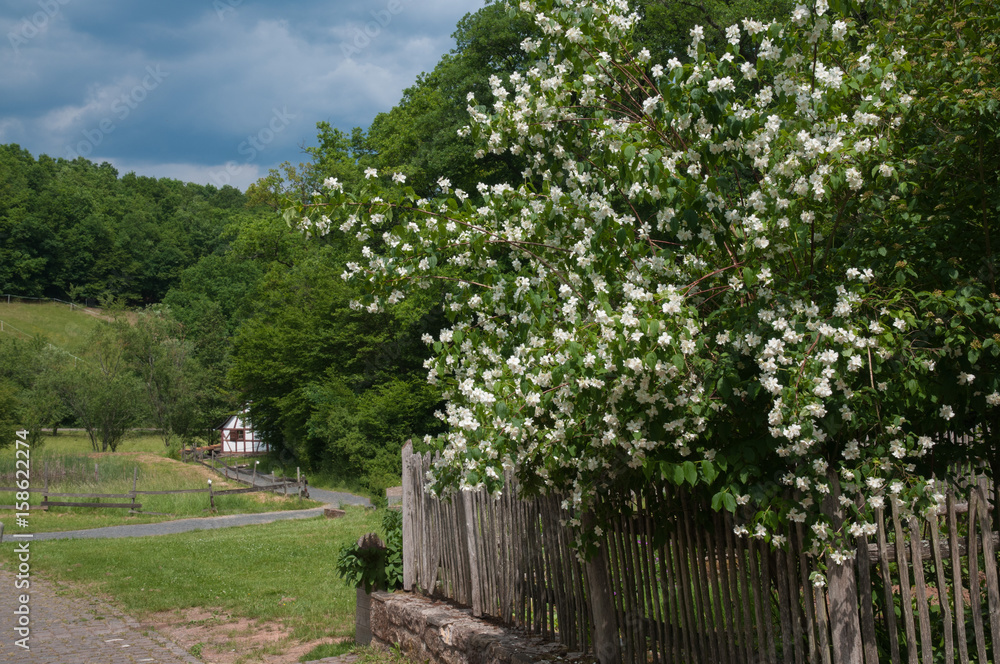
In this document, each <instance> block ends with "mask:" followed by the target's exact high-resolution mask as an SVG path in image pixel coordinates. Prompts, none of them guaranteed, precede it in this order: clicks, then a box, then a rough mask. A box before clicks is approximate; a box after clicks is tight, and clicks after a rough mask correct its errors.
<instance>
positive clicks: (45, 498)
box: [42, 460, 49, 503]
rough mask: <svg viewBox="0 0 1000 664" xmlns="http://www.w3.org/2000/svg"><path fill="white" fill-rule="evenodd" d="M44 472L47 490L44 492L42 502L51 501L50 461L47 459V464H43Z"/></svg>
mask: <svg viewBox="0 0 1000 664" xmlns="http://www.w3.org/2000/svg"><path fill="white" fill-rule="evenodd" d="M42 469H43V470H42V472H43V473H44V475H45V490H44V491H43V492H42V502H43V503H47V502H49V462H48V460H46V461H45V465H44V466H42Z"/></svg>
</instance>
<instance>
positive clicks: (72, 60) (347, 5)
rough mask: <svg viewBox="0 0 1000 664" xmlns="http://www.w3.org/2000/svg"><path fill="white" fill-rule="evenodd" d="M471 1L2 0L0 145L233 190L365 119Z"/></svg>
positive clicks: (423, 65)
mask: <svg viewBox="0 0 1000 664" xmlns="http://www.w3.org/2000/svg"><path fill="white" fill-rule="evenodd" d="M481 6H482V0H365V1H360V0H352V1H347V2H329V1H327V2H318V1H313V0H309V1H305V0H303V1H292V2H281V3H278V2H251V1H249V0H172V1H171V2H169V3H139V2H135V1H134V0H129V1H125V0H104V1H103V2H99V1H96V0H34V1H30V2H15V1H6V2H2V1H0V35H3V36H4V38H3V42H2V43H0V143H19V144H20V145H21V146H22V147H24V148H27V149H28V150H30V151H31V152H32V153H34V154H36V155H37V154H40V153H47V154H50V155H52V156H57V157H73V156H75V155H77V154H79V155H82V156H85V157H87V158H89V159H92V160H96V161H103V160H107V161H111V162H112V163H113V164H115V165H116V166H117V167H118V168H119V169H120V170H122V171H128V170H135V171H136V172H139V173H141V174H144V175H153V176H166V177H176V178H179V179H185V180H192V181H198V182H214V183H215V184H222V183H223V182H224V181H227V180H228V181H230V182H231V183H232V184H235V185H237V186H240V187H245V186H246V185H247V184H249V183H250V182H252V181H253V180H255V179H256V178H257V177H259V176H260V175H263V174H265V173H266V171H267V169H268V168H269V167H273V166H274V165H275V164H278V163H280V162H282V161H286V160H287V161H292V162H298V161H300V160H302V154H301V150H300V146H301V145H303V144H310V143H312V141H313V139H314V137H315V125H316V122H317V121H320V120H327V121H329V122H330V123H331V124H333V125H334V126H337V127H341V128H344V129H348V128H350V127H352V126H358V125H360V126H367V124H368V123H369V122H370V121H371V119H372V118H373V117H374V115H375V114H376V113H378V112H379V111H384V110H388V109H389V108H390V107H391V106H392V105H393V104H394V103H395V102H396V101H398V99H399V96H400V92H401V91H402V89H403V88H405V87H407V86H408V85H410V84H412V82H413V80H414V79H415V77H416V75H417V74H419V73H420V72H421V71H429V70H431V69H432V68H433V67H434V65H435V64H436V63H437V61H438V60H439V59H440V57H441V55H442V54H444V53H445V52H447V51H448V50H450V49H451V48H452V47H453V41H452V40H451V37H450V35H451V33H452V32H453V31H454V27H455V24H456V22H457V21H458V20H459V19H460V18H461V17H462V16H463V15H464V14H466V13H467V12H470V11H475V10H477V9H478V8H479V7H481Z"/></svg>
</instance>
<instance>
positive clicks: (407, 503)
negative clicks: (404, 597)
mask: <svg viewBox="0 0 1000 664" xmlns="http://www.w3.org/2000/svg"><path fill="white" fill-rule="evenodd" d="M412 466H413V441H412V440H408V441H406V444H405V445H403V590H406V591H412V590H413V581H414V577H415V576H416V572H417V556H416V553H417V550H416V542H415V540H414V537H415V534H414V532H413V528H414V526H415V519H416V509H417V496H416V491H417V489H418V487H417V486H416V482H414V481H413V468H412Z"/></svg>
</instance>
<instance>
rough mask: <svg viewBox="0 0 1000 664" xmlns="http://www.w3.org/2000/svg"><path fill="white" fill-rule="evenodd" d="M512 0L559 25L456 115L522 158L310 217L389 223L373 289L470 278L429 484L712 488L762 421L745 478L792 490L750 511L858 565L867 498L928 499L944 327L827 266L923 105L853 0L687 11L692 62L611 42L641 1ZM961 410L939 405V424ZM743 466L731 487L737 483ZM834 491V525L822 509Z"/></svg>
mask: <svg viewBox="0 0 1000 664" xmlns="http://www.w3.org/2000/svg"><path fill="white" fill-rule="evenodd" d="M519 8H520V10H521V11H523V12H526V13H528V14H529V15H531V16H533V17H534V19H535V21H536V23H537V24H538V26H539V27H540V29H541V31H542V33H543V37H542V38H541V39H539V40H531V39H528V40H525V42H524V43H523V44H522V47H523V48H524V50H525V51H527V52H528V53H531V54H533V55H535V56H536V57H537V58H538V59H537V62H536V63H535V64H534V65H533V66H532V67H530V68H529V69H528V70H527V71H526V72H524V73H523V74H519V73H515V74H512V75H510V76H509V77H506V78H505V79H501V78H500V77H496V76H494V77H492V78H491V80H490V85H491V88H492V99H490V100H485V99H484V100H478V99H475V98H471V96H470V99H469V114H470V125H469V126H468V127H467V128H465V129H463V131H462V133H463V134H466V135H469V134H471V135H473V136H475V137H476V138H477V139H479V141H480V144H481V145H482V150H481V153H483V154H485V153H486V152H493V153H498V154H503V153H511V154H513V155H520V156H523V157H524V158H525V159H526V163H527V168H526V170H525V171H524V173H523V176H524V181H523V182H521V183H511V184H500V185H494V186H487V185H485V184H481V185H480V186H479V187H478V196H476V197H471V196H469V195H468V194H466V193H465V192H461V191H458V190H454V191H453V190H452V189H451V183H450V182H449V181H448V180H447V179H445V178H442V180H441V181H440V182H439V183H438V184H439V186H440V190H441V196H440V197H439V198H436V199H435V200H433V201H409V202H407V201H400V202H397V203H392V202H386V201H381V200H377V199H376V200H367V201H364V202H363V203H358V202H354V199H348V198H345V194H344V193H343V192H342V191H341V189H340V187H339V183H336V182H334V183H333V184H329V183H328V186H329V187H330V189H329V191H328V192H327V195H328V196H330V201H331V203H330V206H329V207H328V208H325V210H324V212H325V214H327V215H331V216H333V215H335V214H338V215H339V216H338V217H337V219H338V221H336V222H331V221H330V220H329V218H328V217H326V216H322V217H320V219H321V221H320V222H313V221H309V220H308V219H305V220H301V223H302V226H303V228H305V229H307V230H310V231H311V232H314V233H325V232H327V231H328V229H329V228H331V224H333V225H336V226H337V227H339V230H340V231H341V232H345V233H350V234H352V235H356V236H357V237H359V238H373V237H379V238H381V239H382V241H383V242H384V244H385V251H384V252H380V253H374V252H368V253H367V254H366V255H367V259H368V263H367V264H365V265H358V264H353V265H349V266H348V270H347V272H345V275H344V276H345V278H351V279H367V280H370V282H371V283H372V284H373V290H374V292H375V293H377V294H378V295H377V296H376V297H374V298H373V299H372V300H371V301H370V302H367V303H365V304H363V305H359V306H365V307H367V308H369V309H370V310H373V311H374V310H377V309H378V308H379V307H380V306H383V305H384V304H387V303H391V302H396V301H398V300H399V299H401V298H402V297H404V296H405V291H406V290H407V288H405V287H404V286H403V284H410V285H415V286H417V287H421V286H423V287H426V286H427V285H428V284H429V280H430V279H435V278H437V279H448V280H451V281H454V282H455V283H456V288H455V289H454V290H453V292H452V294H451V296H450V299H449V301H448V303H447V309H448V311H447V313H448V314H449V315H450V316H451V317H452V319H453V320H454V323H453V325H452V326H451V327H450V328H448V329H446V330H443V331H442V332H441V333H440V335H439V336H438V337H437V338H432V337H430V336H427V337H426V338H425V341H426V342H427V343H428V344H430V345H431V346H432V347H433V351H434V356H433V357H432V359H431V360H429V361H428V362H427V369H428V373H429V380H431V381H432V382H435V383H440V384H442V385H443V386H444V387H445V389H446V398H447V399H448V405H447V408H446V411H445V412H443V413H441V414H440V417H441V418H442V419H443V420H444V421H446V422H447V423H448V425H449V430H448V432H447V433H446V434H443V435H442V437H441V439H440V440H439V441H437V444H438V445H439V446H440V447H441V449H442V455H441V457H440V460H439V462H438V463H437V465H436V467H435V468H434V470H433V471H432V474H431V478H430V480H431V482H432V486H433V487H434V489H435V490H438V491H447V490H449V489H454V488H458V489H463V490H467V489H472V488H477V487H481V486H486V487H487V488H489V489H490V490H491V491H493V492H498V491H499V490H500V489H501V487H502V482H501V481H500V479H499V478H501V477H502V476H503V472H504V470H505V469H514V470H516V471H517V472H518V473H519V476H520V477H521V478H522V479H523V480H524V481H525V482H526V483H527V484H529V485H530V484H532V483H534V484H535V485H537V486H541V487H547V488H550V489H553V490H559V491H563V492H565V493H566V494H567V495H568V496H569V498H568V499H567V503H566V506H567V508H569V509H571V510H572V511H573V512H574V513H576V514H579V513H580V512H581V511H583V510H585V509H587V508H588V506H589V505H591V504H592V503H593V500H594V497H595V496H596V495H597V494H598V493H599V492H600V491H602V490H604V489H605V488H607V487H610V486H613V485H615V484H616V483H618V482H635V481H642V479H643V478H650V477H654V476H655V477H660V478H667V479H668V480H673V481H678V480H680V481H686V482H688V483H689V484H695V485H696V484H706V485H711V484H712V482H713V478H714V477H715V476H716V475H717V474H718V473H720V472H722V471H724V470H725V469H726V467H727V464H729V465H731V464H733V463H734V461H733V459H736V458H739V455H740V450H739V449H734V443H735V442H738V441H731V440H726V439H723V438H721V437H720V432H723V431H731V430H733V429H734V427H738V426H742V425H745V423H746V422H747V421H750V420H752V419H753V418H754V417H762V418H763V419H762V422H761V427H760V434H759V437H763V438H764V439H766V440H767V441H769V443H768V444H769V445H770V449H771V450H773V454H771V455H769V456H768V459H767V464H770V465H768V466H767V468H768V469H769V470H767V471H760V470H759V469H758V470H759V475H760V476H759V477H757V479H756V480H754V481H757V482H758V484H763V485H767V484H768V483H770V484H771V485H773V486H774V487H777V489H776V490H775V491H774V492H772V493H771V494H768V495H771V496H772V497H773V496H774V495H779V494H780V495H782V496H785V495H794V496H795V498H794V499H792V500H791V501H790V502H788V501H784V502H783V499H782V500H779V499H774V500H772V501H771V502H769V503H767V504H766V505H764V506H762V507H761V508H760V512H759V513H758V517H759V518H757V519H756V520H755V521H754V522H753V523H748V524H745V525H740V526H738V527H737V533H738V534H741V535H746V536H749V537H757V538H761V539H766V540H768V541H771V542H773V543H774V544H776V545H780V544H782V543H784V542H785V541H786V540H785V536H784V535H781V534H780V533H779V531H778V530H775V529H774V527H773V526H770V525H766V524H768V523H773V522H772V521H768V520H767V519H766V518H764V517H765V516H766V514H767V513H768V512H769V511H777V512H779V513H780V514H779V516H780V518H779V523H781V524H783V525H781V528H785V527H787V525H786V524H795V523H802V524H804V525H805V526H807V531H808V532H809V534H810V536H811V538H812V541H813V542H814V544H815V547H816V551H820V550H825V551H826V552H827V553H829V554H830V556H831V559H832V560H833V561H834V562H838V563H839V562H843V561H845V560H849V559H851V557H852V556H853V549H852V548H851V547H852V546H853V544H852V542H851V540H850V539H849V538H854V537H859V536H870V535H872V534H873V533H874V525H873V516H872V514H873V511H874V510H879V509H882V508H884V507H886V506H887V505H888V501H895V504H896V505H897V506H898V507H899V508H901V509H902V510H903V511H904V512H906V511H908V510H913V509H916V508H917V507H918V506H926V505H927V504H929V501H933V500H934V498H933V497H932V493H933V490H932V487H931V485H930V484H929V483H927V482H926V481H924V480H923V479H922V478H920V477H919V476H917V475H916V474H915V473H914V465H913V464H914V463H915V461H916V460H917V459H919V458H920V457H922V456H924V455H926V454H928V453H929V452H930V451H931V449H932V447H933V441H932V440H931V439H930V438H928V437H926V436H918V435H915V434H914V433H912V432H911V431H909V429H908V426H907V424H908V423H907V422H906V421H905V420H904V419H903V418H902V417H900V416H899V415H898V414H895V413H893V412H892V410H891V404H892V400H893V396H892V395H893V394H895V393H896V392H897V391H898V390H901V389H903V388H902V386H901V385H900V384H899V381H897V380H896V378H897V376H896V372H898V366H899V363H900V361H901V360H900V358H901V357H904V356H906V357H918V359H920V362H922V364H921V365H920V367H922V369H921V370H922V371H923V372H924V373H930V372H933V370H934V357H935V355H934V351H932V350H921V349H916V348H914V347H912V346H911V345H910V339H909V337H908V336H907V333H908V330H909V329H910V328H911V327H912V326H913V318H914V313H913V311H912V310H911V308H908V307H907V306H904V305H900V304H898V303H897V304H893V303H890V302H882V301H880V299H879V295H878V293H879V290H878V286H879V282H880V277H881V275H878V274H875V273H873V271H872V270H871V269H870V268H868V267H867V266H864V265H842V266H839V267H838V269H837V270H836V271H831V270H830V268H829V267H828V266H827V265H826V262H825V261H826V259H827V257H828V255H830V252H831V251H832V247H833V246H834V241H833V239H831V238H828V237H826V236H825V235H824V234H825V233H829V232H831V229H836V228H837V226H838V224H840V223H846V222H844V221H843V220H842V218H841V216H840V215H842V214H843V210H845V209H846V208H848V207H849V206H852V207H850V209H859V208H858V206H860V205H862V204H863V201H864V200H865V197H866V196H869V195H871V192H873V191H875V190H877V189H878V188H884V187H886V186H891V184H892V182H893V180H894V178H895V177H896V168H895V166H894V164H892V163H889V162H887V161H885V159H886V156H885V153H884V148H883V147H882V146H883V144H884V141H883V139H885V138H886V137H887V136H891V135H892V134H893V132H894V131H896V129H897V128H898V127H899V125H900V122H901V120H900V119H901V115H902V114H903V113H904V112H905V108H906V102H907V95H906V94H905V91H902V90H899V89H897V87H898V86H897V79H896V75H895V74H894V73H893V68H892V66H890V64H889V63H891V62H892V61H893V55H892V54H891V53H889V52H883V47H882V46H880V45H878V44H871V45H869V46H868V47H867V49H865V50H862V51H861V52H859V53H851V52H849V51H848V50H847V47H846V45H845V37H846V35H848V34H849V32H850V31H851V30H853V27H852V24H851V21H850V20H849V19H846V18H837V17H833V16H830V15H829V10H828V8H827V5H826V3H825V2H824V0H818V1H817V2H816V3H814V4H811V5H797V6H796V7H795V8H794V10H793V12H792V15H791V17H790V20H789V21H788V22H786V23H784V24H781V23H771V24H767V25H765V24H762V23H760V22H757V21H753V20H747V21H744V22H743V23H742V24H741V25H733V26H731V27H730V28H729V29H728V30H726V36H727V39H728V48H727V50H726V52H725V53H723V54H721V55H714V54H710V53H707V52H706V49H705V48H704V42H703V39H704V33H703V30H701V29H700V28H695V29H694V30H692V33H691V37H692V42H691V46H690V48H689V49H688V56H689V57H690V60H691V61H690V62H688V63H686V64H682V63H681V62H680V61H678V60H677V59H671V60H669V61H667V62H655V61H654V60H653V59H652V57H651V55H650V54H649V52H648V51H646V50H645V49H642V50H640V51H638V52H631V55H630V54H629V53H630V51H628V49H625V50H624V55H621V56H612V55H610V53H611V52H619V53H621V52H623V51H622V50H621V49H619V50H616V49H615V48H614V47H615V46H617V45H619V44H625V45H626V46H627V44H628V41H627V35H628V34H629V32H630V31H631V29H632V28H633V26H634V25H635V23H636V21H638V17H637V15H636V14H635V13H633V12H632V11H631V10H630V9H629V7H628V5H627V2H625V1H624V0H522V1H521V2H520V4H519ZM748 43H749V44H752V48H753V50H754V51H755V52H756V53H757V56H758V57H757V59H756V62H750V61H745V60H744V59H743V57H742V55H741V51H740V48H741V46H743V45H745V44H748ZM896 56H897V57H901V56H898V53H897V54H896ZM368 175H369V177H377V174H376V173H374V172H372V173H370V174H368ZM394 179H395V181H396V182H402V180H400V179H398V178H394ZM474 198H475V201H476V202H474ZM313 216H314V218H315V215H313ZM961 380H962V381H963V382H964V383H965V384H971V383H972V381H973V380H974V376H972V375H971V374H969V375H967V376H965V377H964V378H962V379H961ZM987 400H991V401H990V403H991V404H993V405H996V404H997V403H998V402H1000V397H998V396H997V395H996V394H995V393H994V394H992V395H990V396H988V397H987ZM763 403H766V404H767V407H766V408H764V409H763V410H761V409H760V405H761V404H763ZM951 415H952V410H951V406H950V405H948V404H941V405H940V407H939V416H940V419H941V423H942V425H944V424H945V423H946V422H947V420H948V419H949V418H950V417H951ZM737 447H738V446H737ZM758 465H759V466H760V465H764V464H758ZM768 472H770V473H771V475H770V478H769V477H768V476H767V473H768ZM750 484H752V481H748V482H747V483H746V484H743V485H741V484H740V481H739V480H732V483H731V484H730V485H728V486H726V487H724V488H723V489H722V490H721V492H720V495H723V494H728V495H730V496H731V497H732V498H733V499H734V502H733V505H737V504H739V505H743V504H746V503H747V502H748V500H749V494H748V491H749V489H750ZM765 493H766V492H765ZM835 494H836V495H838V496H839V498H837V500H836V501H835V502H836V506H837V509H839V510H840V511H841V513H842V515H843V516H844V517H845V519H844V521H843V526H841V527H840V528H839V529H838V530H836V531H835V530H834V529H833V527H832V526H831V520H830V518H829V514H828V513H826V512H824V511H823V510H821V509H820V506H821V504H822V503H823V501H824V499H826V498H827V497H828V496H833V495H835ZM723 497H725V496H723ZM574 522H575V523H577V524H578V521H574ZM814 582H815V583H817V585H822V583H825V580H824V579H823V578H822V577H821V576H820V577H818V578H817V579H814Z"/></svg>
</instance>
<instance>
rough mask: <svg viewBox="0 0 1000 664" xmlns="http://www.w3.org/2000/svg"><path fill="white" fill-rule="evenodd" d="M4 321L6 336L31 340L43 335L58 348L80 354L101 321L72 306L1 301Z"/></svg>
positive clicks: (1, 318) (0, 319) (1, 316)
mask: <svg viewBox="0 0 1000 664" xmlns="http://www.w3.org/2000/svg"><path fill="white" fill-rule="evenodd" d="M0 321H3V323H4V330H3V334H4V335H10V336H14V337H17V338H20V339H30V338H31V337H33V336H35V335H42V336H43V337H45V338H46V339H47V340H48V341H49V343H51V344H52V345H54V346H57V347H58V348H62V349H63V350H65V351H67V352H70V353H73V354H79V351H80V350H82V349H83V347H84V345H85V344H86V341H87V338H88V336H89V335H90V333H91V332H92V331H93V330H94V328H96V327H97V325H98V323H99V322H100V319H98V318H97V317H96V316H93V315H91V314H88V313H86V312H84V311H82V310H81V309H79V308H74V309H71V308H70V306H69V305H68V304H61V303H59V302H41V303H38V304H29V303H24V302H11V303H10V304H7V301H6V299H3V300H0Z"/></svg>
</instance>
